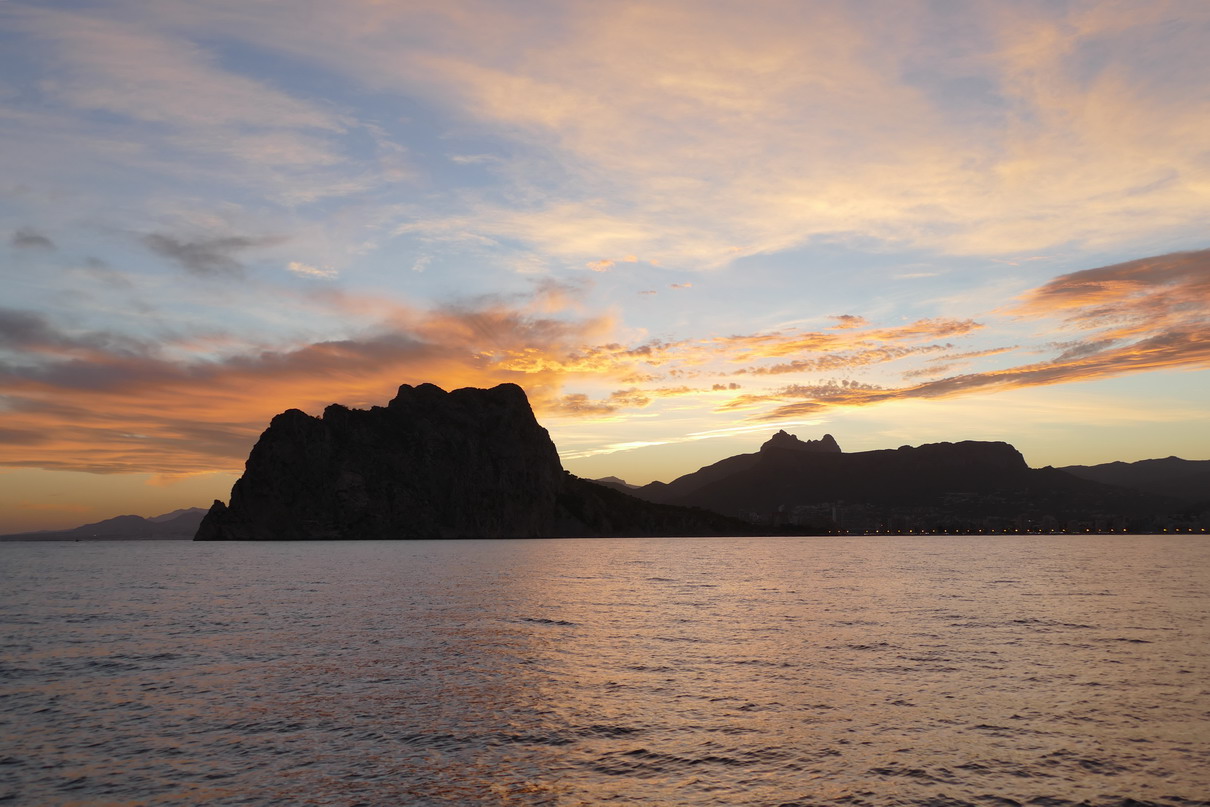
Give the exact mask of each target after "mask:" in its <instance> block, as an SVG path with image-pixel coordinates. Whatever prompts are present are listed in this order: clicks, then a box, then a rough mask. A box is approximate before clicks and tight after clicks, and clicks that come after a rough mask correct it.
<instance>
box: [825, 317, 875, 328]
mask: <svg viewBox="0 0 1210 807" xmlns="http://www.w3.org/2000/svg"><path fill="white" fill-rule="evenodd" d="M831 319H834V320H836V324H835V325H833V326H832V327H834V328H861V327H864V326H866V325H869V322H867V321H866V319H865V317H858V316H855V315H853V314H840V315H839V316H835V317H831Z"/></svg>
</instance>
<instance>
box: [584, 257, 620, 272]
mask: <svg viewBox="0 0 1210 807" xmlns="http://www.w3.org/2000/svg"><path fill="white" fill-rule="evenodd" d="M584 265H585V266H587V267H588V268H589V269H591V270H592V271H594V272H608V271H609V270H610V269H612V268H613V267H614V262H613V261H611V260H608V259H603V260H599V261H589V262H588V263H586V264H584Z"/></svg>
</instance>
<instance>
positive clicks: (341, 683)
mask: <svg viewBox="0 0 1210 807" xmlns="http://www.w3.org/2000/svg"><path fill="white" fill-rule="evenodd" d="M0 804H4V805H8V804H19V805H122V807H130V806H132V805H194V804H207V805H349V806H351V805H375V806H376V805H495V806H498V807H503V806H506V805H552V806H553V805H558V806H559V807H571V806H572V805H685V806H686V807H690V806H693V807H697V806H699V805H761V806H762V807H766V806H767V807H777V806H780V807H799V806H805V805H879V806H882V805H929V806H930V807H958V806H959V805H997V806H998V807H1008V806H1011V805H1042V806H1044V807H1061V806H1063V805H1092V806H1097V805H1115V806H1121V807H1125V806H1126V805H1130V806H1131V807H1140V806H1144V807H1145V806H1146V805H1165V806H1166V807H1168V806H1171V807H1178V806H1179V807H1189V806H1190V805H1210V539H1208V538H1206V537H1198V536H1104V535H1091V536H999V535H997V536H988V537H960V536H919V537H912V536H907V537H888V536H884V537H821V538H666V539H616V540H615V539H598V540H592V539H587V540H571V539H567V540H504V541H446V542H440V541H414V542H413V541H398V542H370V541H367V542H333V543H302V542H299V543H293V542H291V543H191V542H180V541H178V542H157V541H150V542H148V541H140V542H121V541H113V542H36V543H0Z"/></svg>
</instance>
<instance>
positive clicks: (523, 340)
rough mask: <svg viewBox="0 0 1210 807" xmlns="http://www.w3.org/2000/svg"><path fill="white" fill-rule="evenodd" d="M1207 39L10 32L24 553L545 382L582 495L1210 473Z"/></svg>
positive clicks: (677, 15)
mask: <svg viewBox="0 0 1210 807" xmlns="http://www.w3.org/2000/svg"><path fill="white" fill-rule="evenodd" d="M1208 42H1210V4H1207V3H1205V2H1204V0H1188V1H1183V0H1178V1H1177V2H1164V1H1163V0H1145V1H1144V0H1137V1H1136V2H1114V1H1113V0H1098V1H1097V2H1079V1H1078V0H1071V1H1070V2H1066V1H1063V0H1049V1H1047V2H1042V1H1040V0H1039V1H1036V2H1035V1H1033V0H995V1H994V2H979V0H969V1H967V0H963V1H962V2H958V0H921V1H920V2H916V1H915V0H880V1H879V2H870V3H853V2H827V0H807V1H803V0H798V1H796V2H752V1H751V0H747V1H745V2H710V1H709V0H695V1H694V2H611V1H610V0H591V2H588V1H581V0H558V2H541V0H533V2H526V3H514V2H502V0H483V1H482V2H475V1H473V0H440V1H439V2H425V1H424V0H399V1H397V2H396V1H394V0H342V2H339V3H332V2H320V0H315V1H314V2H312V1H311V0H265V2H256V3H249V2H247V0H203V1H202V2H198V0H156V2H154V3H147V2H143V0H97V1H96V2H54V0H40V1H39V2H20V1H19V0H0V238H2V239H3V241H2V242H0V532H17V531H23V530H34V529H50V528H62V527H70V526H75V525H78V524H82V523H85V522H89V521H95V520H99V519H102V518H107V517H110V516H114V515H118V514H122V513H134V514H139V515H145V516H151V515H156V514H158V513H163V512H167V511H169V510H172V509H176V508H178V507H189V506H208V505H209V503H210V501H211V500H213V499H216V498H218V499H224V500H225V499H226V498H227V496H228V494H229V491H230V487H231V484H232V483H233V482H234V480H235V479H236V478H237V477H238V475H239V473H240V471H241V470H242V467H243V462H244V460H245V459H246V457H247V454H248V451H249V450H250V448H251V446H252V445H253V444H254V443H255V441H256V438H257V436H258V435H259V434H260V432H261V431H262V430H263V429H264V428H265V426H266V425H267V423H268V421H269V419H270V418H271V417H272V416H273V415H274V414H276V413H278V412H281V411H283V410H285V409H289V408H298V409H302V410H303V411H306V412H309V413H311V414H319V413H321V412H322V410H323V408H324V407H325V406H326V405H328V404H330V403H341V404H344V405H347V406H353V407H360V408H364V407H369V406H372V405H383V404H385V403H386V402H387V401H389V400H390V399H391V398H392V397H393V395H394V393H395V390H396V389H397V388H398V386H399V385H400V384H405V383H406V384H413V385H415V384H419V383H424V382H430V383H435V384H437V385H439V386H441V387H443V388H445V389H454V388H458V387H464V386H477V387H488V386H493V385H495V384H498V383H502V382H512V383H516V384H519V385H521V386H522V387H523V388H524V389H525V390H526V392H527V393H528V395H529V398H530V401H531V403H532V404H533V406H534V409H535V413H536V414H537V416H538V419H539V421H540V422H541V423H542V424H543V425H544V426H546V428H547V429H548V430H549V431H550V433H551V436H552V438H553V439H554V441H555V444H556V445H557V446H558V448H559V450H560V454H561V456H562V459H563V463H564V466H565V467H567V468H568V469H569V470H571V471H572V472H573V473H576V474H578V475H581V476H585V477H588V478H599V477H603V476H611V475H612V476H618V477H621V478H623V479H625V480H626V481H628V482H631V483H638V484H642V483H646V482H649V481H651V480H653V479H660V480H664V481H668V480H671V479H673V478H675V477H677V476H679V475H681V474H684V473H688V472H690V471H693V470H696V469H697V468H698V467H700V466H702V465H706V464H709V463H711V462H714V461H717V460H719V459H722V458H724V457H727V456H731V455H734V454H739V453H748V452H751V451H755V450H756V449H757V448H758V447H759V445H760V444H761V443H762V442H764V441H765V440H766V439H768V437H769V436H770V435H771V434H772V433H773V432H775V431H777V430H779V429H784V430H786V431H789V432H791V433H793V434H797V435H799V436H800V437H802V438H803V439H817V438H818V437H820V436H821V435H822V434H824V433H830V434H832V435H834V436H835V438H836V439H837V441H838V442H839V443H840V445H841V447H842V448H843V449H844V450H846V451H862V450H871V449H881V448H895V447H898V446H900V445H905V444H908V445H919V444H922V443H927V442H937V441H947V440H948V441H956V440H968V439H969V440H1004V441H1007V442H1010V443H1012V444H1013V445H1015V446H1016V447H1017V448H1018V449H1019V450H1020V451H1021V452H1022V454H1023V455H1024V457H1025V459H1026V461H1027V462H1028V463H1029V464H1030V465H1032V466H1035V467H1041V466H1045V465H1056V466H1062V465H1071V464H1095V463H1101V462H1109V461H1114V460H1123V461H1134V460H1140V459H1147V458H1152V457H1166V456H1170V455H1176V456H1181V457H1184V458H1187V459H1207V458H1210V328H1208V326H1210V233H1208V232H1207V226H1206V225H1207V222H1208V221H1210V145H1208V144H1210V140H1208V139H1207V136H1206V133H1207V132H1208V131H1210V47H1207V43H1208Z"/></svg>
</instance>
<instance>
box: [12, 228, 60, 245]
mask: <svg viewBox="0 0 1210 807" xmlns="http://www.w3.org/2000/svg"><path fill="white" fill-rule="evenodd" d="M9 244H11V245H12V246H13V247H15V248H16V249H44V250H51V249H54V248H55V242H54V241H51V240H50V239H49V238H47V237H46V236H45V235H43V234H42V233H40V232H38V231H37V230H35V229H33V228H31V227H21V228H20V229H18V230H17V231H15V232H14V233H13V236H12V238H10V239H9Z"/></svg>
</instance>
